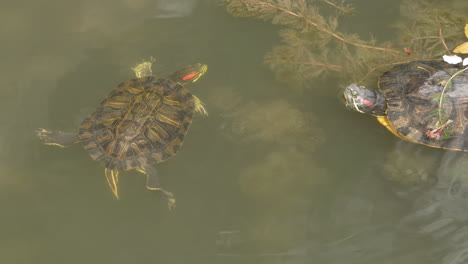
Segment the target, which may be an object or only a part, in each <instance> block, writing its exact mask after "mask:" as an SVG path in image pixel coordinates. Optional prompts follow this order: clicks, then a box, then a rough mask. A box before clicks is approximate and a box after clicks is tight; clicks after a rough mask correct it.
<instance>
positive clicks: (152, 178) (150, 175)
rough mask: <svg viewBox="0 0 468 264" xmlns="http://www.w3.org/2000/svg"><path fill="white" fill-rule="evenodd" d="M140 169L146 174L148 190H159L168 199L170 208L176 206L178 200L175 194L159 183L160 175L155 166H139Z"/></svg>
mask: <svg viewBox="0 0 468 264" xmlns="http://www.w3.org/2000/svg"><path fill="white" fill-rule="evenodd" d="M138 171H139V172H142V173H144V174H146V179H147V181H146V188H148V190H152V191H159V192H160V193H161V195H162V196H163V198H164V199H166V201H167V205H168V206H169V210H170V209H172V208H173V207H175V201H176V200H175V198H174V195H173V194H172V193H171V192H168V191H166V190H164V189H163V188H161V184H160V183H159V176H158V173H157V172H156V169H155V168H153V167H151V166H145V167H141V168H139V169H138Z"/></svg>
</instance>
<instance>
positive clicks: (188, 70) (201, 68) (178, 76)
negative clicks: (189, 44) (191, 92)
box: [169, 63, 208, 85]
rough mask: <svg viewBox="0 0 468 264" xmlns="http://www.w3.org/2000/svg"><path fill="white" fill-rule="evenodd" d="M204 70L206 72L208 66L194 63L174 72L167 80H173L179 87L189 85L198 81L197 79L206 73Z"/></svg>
mask: <svg viewBox="0 0 468 264" xmlns="http://www.w3.org/2000/svg"><path fill="white" fill-rule="evenodd" d="M206 70H208V66H206V65H205V64H201V63H195V64H192V65H187V66H185V67H184V68H182V69H180V70H178V71H176V72H174V73H173V74H172V75H171V76H169V79H171V80H174V81H176V82H177V83H179V84H181V85H184V84H191V83H194V82H196V81H198V79H199V78H200V77H202V76H203V74H205V73H206Z"/></svg>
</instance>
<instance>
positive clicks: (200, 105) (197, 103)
mask: <svg viewBox="0 0 468 264" xmlns="http://www.w3.org/2000/svg"><path fill="white" fill-rule="evenodd" d="M193 101H194V105H195V112H197V113H200V114H202V115H205V116H207V115H208V112H207V111H206V109H205V107H204V106H203V102H202V101H201V100H200V99H199V98H198V97H196V96H195V95H193Z"/></svg>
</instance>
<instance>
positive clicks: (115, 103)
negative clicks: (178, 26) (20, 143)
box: [36, 62, 208, 208]
mask: <svg viewBox="0 0 468 264" xmlns="http://www.w3.org/2000/svg"><path fill="white" fill-rule="evenodd" d="M151 65H152V62H144V63H142V64H140V65H137V66H136V67H135V68H133V70H134V71H135V74H136V76H137V78H135V79H131V80H128V81H125V82H123V83H121V84H120V85H118V86H117V87H116V88H114V89H113V90H112V91H111V92H110V93H109V95H108V96H107V97H106V98H105V99H104V100H103V101H102V102H101V104H100V105H99V106H98V107H97V109H96V111H95V112H94V113H92V114H91V115H89V116H88V117H87V118H85V119H84V120H83V122H82V123H81V125H80V127H79V131H78V132H74V133H64V132H61V131H55V130H46V129H43V128H40V129H38V130H37V131H36V133H37V135H38V137H39V138H40V139H41V140H42V141H43V142H44V143H45V144H47V145H56V146H59V147H67V146H70V145H72V144H74V143H77V142H81V145H83V147H84V148H85V150H86V151H88V153H89V155H90V156H91V158H93V159H94V160H97V161H100V162H102V163H104V166H105V169H104V174H105V176H106V179H107V182H108V183H109V186H110V188H111V189H112V192H113V193H114V195H115V196H116V197H117V198H118V188H117V183H118V176H119V171H121V170H131V169H134V170H137V171H139V172H142V173H144V174H146V176H147V185H146V186H147V188H148V189H150V190H155V191H159V192H161V193H162V195H163V197H165V198H166V199H167V201H168V204H169V207H170V208H171V207H172V206H173V205H174V204H175V199H174V196H173V195H172V193H171V192H168V191H166V190H164V189H162V188H161V186H160V184H159V179H158V176H157V174H156V170H155V169H154V168H153V167H151V166H150V165H151V164H154V163H159V162H163V161H166V160H168V159H169V158H171V157H173V156H174V155H175V154H176V153H177V151H178V150H179V149H180V147H181V146H182V142H183V140H184V137H185V135H186V134H187V130H188V129H189V127H190V124H191V122H192V118H193V114H194V112H202V113H203V114H206V111H205V109H204V107H203V105H202V103H201V102H200V100H199V99H198V98H197V97H195V96H194V95H192V94H191V93H190V92H189V90H188V89H187V88H185V85H186V84H191V83H194V82H196V81H197V80H198V79H199V78H200V77H201V76H202V75H203V74H205V72H206V70H207V69H208V67H207V66H206V65H204V64H199V63H198V64H193V65H188V66H186V67H184V68H182V69H180V70H178V71H176V72H174V73H173V74H172V75H170V76H169V77H168V78H157V77H155V76H153V75H152V71H151Z"/></svg>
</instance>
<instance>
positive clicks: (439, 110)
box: [438, 67, 468, 124]
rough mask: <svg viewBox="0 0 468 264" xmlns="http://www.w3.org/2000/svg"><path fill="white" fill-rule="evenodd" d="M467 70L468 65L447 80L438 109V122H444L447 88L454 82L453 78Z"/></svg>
mask: <svg viewBox="0 0 468 264" xmlns="http://www.w3.org/2000/svg"><path fill="white" fill-rule="evenodd" d="M466 70H468V67H466V68H464V69H462V70H459V71H457V72H456V73H454V74H453V75H452V76H450V78H449V79H448V80H447V83H445V85H444V88H443V89H442V92H441V93H440V99H439V109H438V114H439V120H438V122H439V124H442V99H443V97H444V93H445V90H446V89H447V87H448V86H449V85H450V84H451V83H452V80H453V78H455V77H456V76H457V75H459V74H460V73H462V72H464V71H466Z"/></svg>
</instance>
